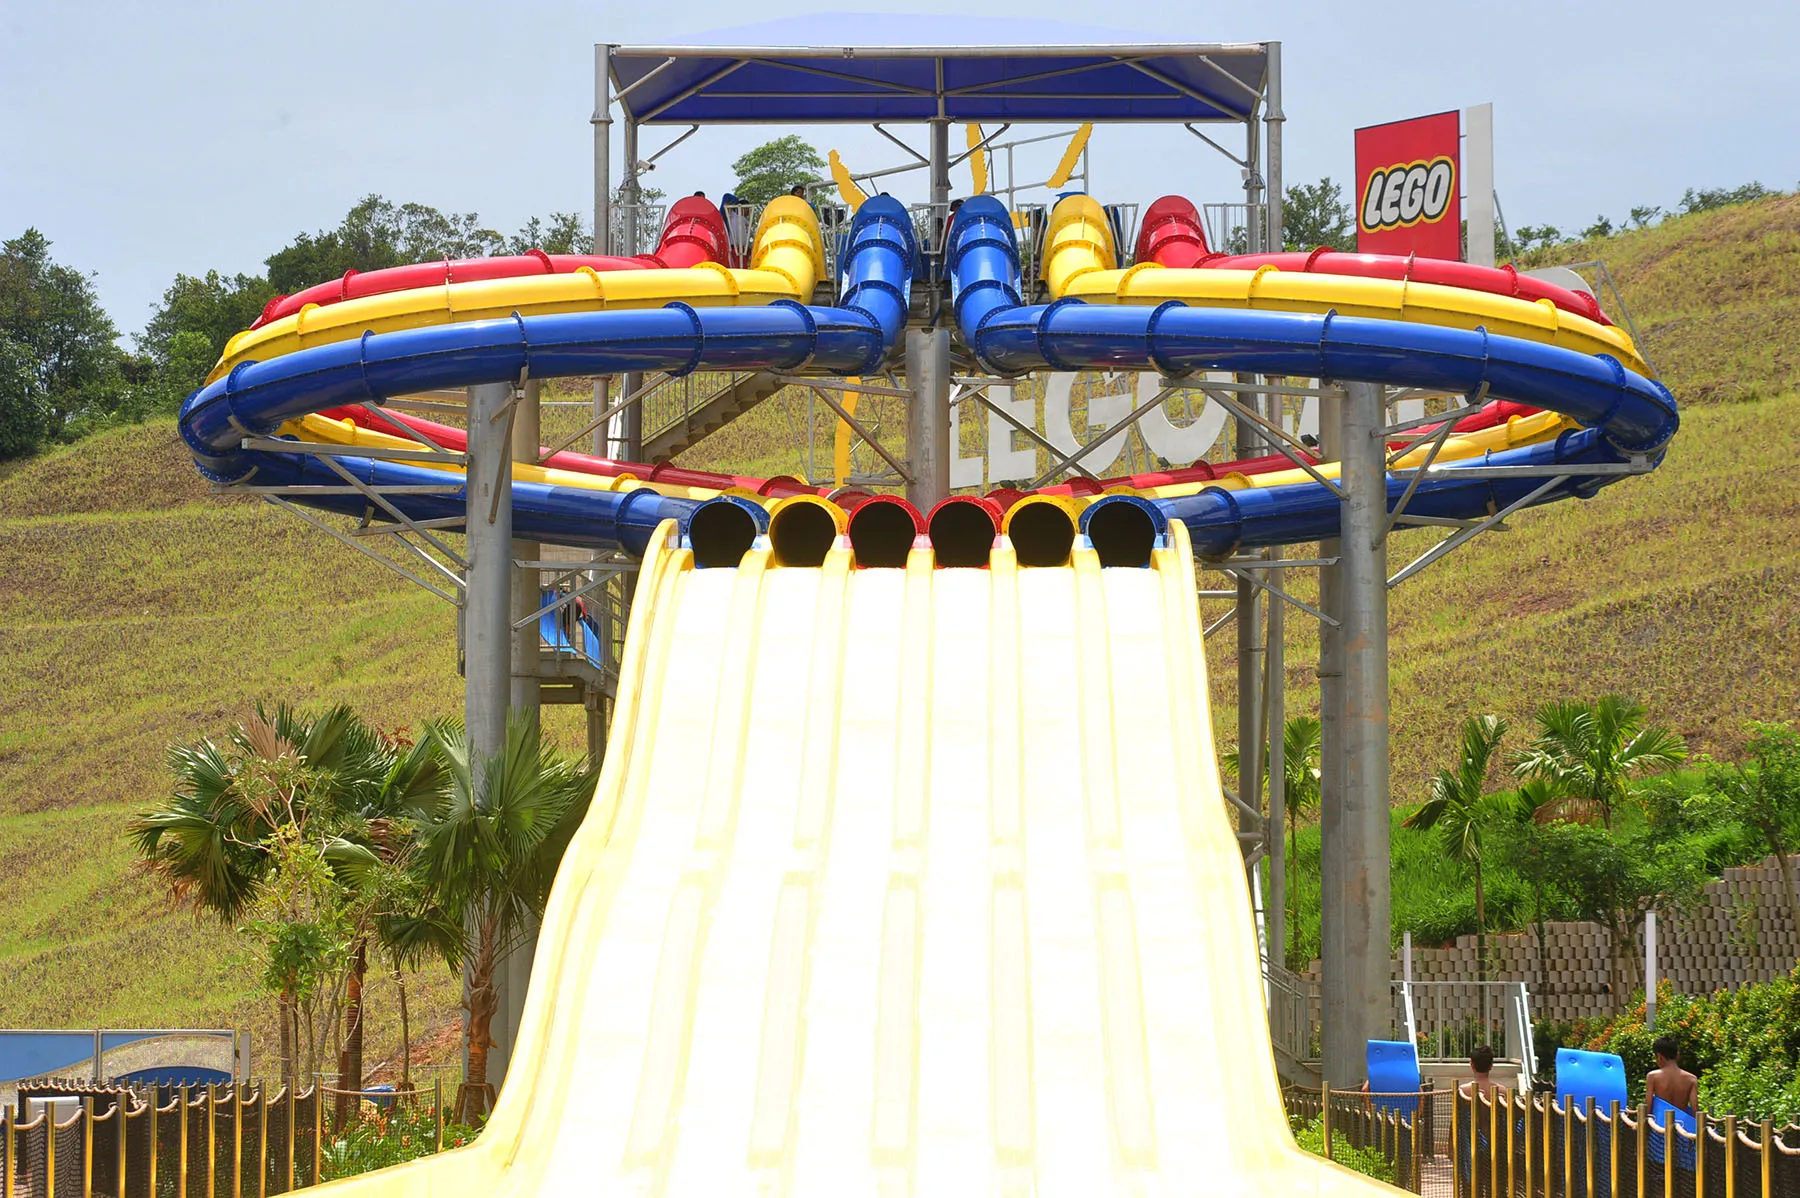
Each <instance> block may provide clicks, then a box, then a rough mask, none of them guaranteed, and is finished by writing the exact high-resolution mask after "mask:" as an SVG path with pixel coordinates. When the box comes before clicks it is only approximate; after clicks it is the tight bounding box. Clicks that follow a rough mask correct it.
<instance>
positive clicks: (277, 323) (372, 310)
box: [206, 196, 825, 383]
mask: <svg viewBox="0 0 1800 1198" xmlns="http://www.w3.org/2000/svg"><path fill="white" fill-rule="evenodd" d="M824 275H825V251H824V243H823V241H822V239H821V237H820V234H819V221H818V217H816V216H815V215H814V214H813V211H812V209H811V208H810V207H809V206H808V205H807V203H806V201H805V200H802V199H800V198H799V197H797V196H779V197H777V198H776V199H773V200H770V201H769V203H768V205H767V206H766V207H765V208H764V209H763V215H762V221H761V223H760V224H759V225H758V226H757V232H756V247H755V250H754V252H753V254H752V257H751V268H750V269H749V270H731V269H729V268H727V267H724V266H720V265H718V264H717V263H703V264H701V265H700V266H696V267H692V268H689V269H685V270H613V271H604V272H600V271H594V270H591V269H588V268H585V267H584V268H582V269H581V270H578V271H574V272H572V273H570V274H559V275H529V276H525V277H521V278H516V279H483V280H479V281H477V282H471V283H443V284H439V285H437V286H435V287H420V288H416V289H414V290H411V291H393V292H387V293H385V294H382V295H371V296H365V297H363V298H361V299H353V300H345V301H343V302H342V303H337V304H326V305H319V304H309V305H307V306H306V307H304V308H302V309H301V310H300V311H298V312H296V313H294V314H293V315H292V316H285V317H283V318H282V319H280V320H273V321H270V322H269V323H268V324H266V325H264V326H263V327H262V328H259V329H246V330H245V331H243V332H241V333H238V334H237V335H236V336H234V337H232V339H231V340H230V341H228V342H226V343H225V352H224V353H223V354H222V355H221V356H220V358H219V362H218V364H217V365H216V366H214V367H213V368H212V372H211V373H210V374H208V375H207V378H206V381H207V382H209V383H210V382H212V381H214V380H215V379H219V378H222V377H224V376H225V375H227V374H229V373H230V372H231V368H232V367H234V366H236V365H237V364H238V363H239V362H244V361H251V360H255V361H268V360H269V359H271V358H277V357H280V356H281V355H283V354H290V353H293V352H294V351H296V350H300V349H305V348H307V347H309V346H314V345H328V344H331V343H333V342H337V341H348V340H350V339H352V338H355V337H360V336H362V335H363V334H364V333H389V332H394V331H396V330H399V329H416V328H424V327H428V326H431V325H444V324H459V323H462V322H465V321H474V320H496V319H502V318H505V317H508V316H512V315H513V314H514V313H517V314H519V315H521V316H547V315H551V314H554V313H558V312H592V311H598V310H601V309H605V308H660V307H662V306H663V305H664V304H667V303H670V302H672V301H675V300H680V301H681V302H683V303H689V304H693V305H695V306H696V307H733V306H750V305H759V304H770V303H774V302H775V301H776V300H783V299H791V300H799V301H801V302H803V303H804V302H807V301H809V300H811V298H812V293H813V287H814V285H815V284H816V283H817V282H818V280H819V279H821V278H823V277H824Z"/></svg>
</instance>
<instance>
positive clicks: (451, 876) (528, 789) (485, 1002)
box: [419, 716, 595, 1123]
mask: <svg viewBox="0 0 1800 1198" xmlns="http://www.w3.org/2000/svg"><path fill="white" fill-rule="evenodd" d="M428 735H429V737H430V738H431V740H432V742H433V744H434V745H435V746H436V748H437V751H438V752H439V754H440V755H441V760H442V764H443V767H444V769H445V771H446V774H447V782H448V786H447V789H446V791H445V793H444V796H443V798H442V799H441V800H440V801H439V803H438V805H437V808H436V810H434V811H432V812H431V813H429V814H428V815H426V816H424V817H423V818H422V819H421V820H420V822H419V855H420V866H421V868H422V869H423V871H424V876H425V877H426V878H428V879H429V880H430V886H431V888H432V890H433V892H434V894H435V896H436V898H437V901H438V902H439V904H440V905H441V906H442V907H443V909H444V910H446V911H451V912H455V913H456V914H457V915H458V916H460V919H461V924H462V926H463V927H464V928H466V929H467V935H468V938H469V942H468V943H467V945H466V947H465V955H466V959H467V960H468V963H469V974H468V984H467V999H466V1004H467V1019H466V1021H465V1024H464V1031H465V1047H466V1049H467V1052H468V1062H469V1064H468V1071H467V1075H466V1080H465V1082H464V1084H463V1086H462V1089H461V1090H460V1091H459V1092H458V1093H457V1098H456V1110H457V1118H459V1119H461V1120H462V1121H463V1122H468V1123H472V1122H475V1121H476V1120H478V1119H481V1118H484V1117H485V1116H486V1114H487V1112H488V1110H489V1100H490V1097H491V1095H490V1093H489V1091H490V1087H489V1085H488V1080H487V1061H488V1049H489V1048H490V1047H491V1045H492V1042H493V1040H492V1027H493V1018H494V1013H495V1011H496V1010H497V1009H498V1005H499V1003H498V995H497V993H496V992H495V989H494V974H495V969H496V968H497V967H498V965H499V964H500V962H501V961H502V960H504V959H505V957H506V956H507V954H508V953H510V952H512V951H513V949H515V948H517V947H518V946H519V945H520V944H521V943H522V942H523V940H524V937H525V936H526V935H527V933H528V931H529V929H530V928H531V927H532V925H533V923H534V921H535V920H537V919H540V918H542V916H543V913H544V903H545V901H546V900H547V899H548V898H549V896H550V884H551V882H552V880H554V878H555V877H556V867H557V865H558V864H559V863H560V862H561V860H562V855H563V850H564V849H566V848H567V847H568V844H569V840H570V838H571V837H572V836H574V834H575V829H576V827H577V826H578V825H579V824H580V823H581V819H582V817H583V816H584V815H586V813H587V803H588V800H589V798H590V797H591V796H592V794H593V789H594V778H595V775H594V774H593V773H592V772H590V771H589V769H588V768H587V766H586V764H585V763H582V762H572V761H568V760H564V759H562V758H560V757H559V756H558V755H557V754H556V753H554V752H553V751H552V750H550V749H547V748H546V747H545V746H544V745H543V743H542V742H541V741H540V740H539V737H538V730H537V725H536V724H535V723H534V722H533V721H531V720H528V719H525V718H523V717H519V716H515V717H514V718H513V719H511V720H509V721H508V723H507V729H506V745H505V747H504V748H503V749H502V750H501V751H500V752H499V753H498V754H496V755H495V756H493V757H492V758H488V759H486V760H480V759H477V758H476V757H475V756H474V754H473V753H472V752H471V751H470V748H469V742H468V738H467V736H466V735H465V734H464V732H463V729H462V727H461V726H460V725H458V724H455V723H448V722H444V723H435V724H432V725H431V726H430V729H429V732H428Z"/></svg>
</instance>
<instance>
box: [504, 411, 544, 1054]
mask: <svg viewBox="0 0 1800 1198" xmlns="http://www.w3.org/2000/svg"><path fill="white" fill-rule="evenodd" d="M541 390H542V386H541V384H540V383H539V382H538V380H536V379H531V380H529V381H527V382H526V384H525V387H524V391H523V394H522V395H521V397H520V399H519V403H518V406H517V408H516V409H515V411H514V413H513V418H512V420H511V424H512V446H511V448H512V460H513V461H514V462H525V463H528V464H535V463H536V462H537V455H538V446H539V444H540V438H539V435H538V433H539V425H540V422H539V413H540V408H539V401H540V398H541V395H540V392H541ZM500 423H501V426H502V427H504V426H505V425H506V424H507V423H508V422H507V421H501V422H500ZM512 552H513V557H514V559H515V560H517V561H527V562H531V561H537V560H538V558H539V546H538V543H537V542H536V541H520V540H514V541H513V543H512ZM511 574H512V619H513V621H515V622H517V621H519V620H522V619H524V618H525V617H527V616H529V615H531V614H532V613H533V612H535V611H536V610H537V608H538V572H537V571H536V570H522V569H519V568H518V567H517V566H514V567H513V569H512V570H511ZM537 665H538V629H537V623H536V622H535V621H533V622H532V623H530V624H527V625H526V626H525V627H524V628H521V629H516V630H514V631H513V634H512V686H511V688H510V692H511V699H512V702H511V705H510V706H511V709H512V711H513V712H514V713H515V714H522V715H524V716H526V717H527V718H528V719H530V720H531V722H532V723H533V724H536V723H537V722H538V679H537ZM536 954H537V927H536V925H535V922H534V923H533V924H532V926H530V927H528V928H527V929H526V930H525V933H524V935H523V937H522V938H521V940H520V942H519V944H518V945H517V946H516V947H515V948H514V949H513V950H512V951H511V952H510V953H508V954H507V955H506V957H505V958H504V959H503V960H502V961H501V962H500V964H499V967H498V969H497V970H496V977H497V979H498V983H499V990H500V995H499V998H500V1007H499V1009H498V1010H497V1011H495V1012H494V1033H493V1038H494V1044H495V1047H494V1049H493V1050H492V1051H493V1053H494V1055H495V1056H496V1057H498V1058H499V1060H500V1061H501V1066H502V1069H504V1067H505V1062H506V1061H507V1059H509V1058H510V1057H511V1056H512V1049H513V1045H514V1044H515V1043H517V1041H518V1036H519V1023H520V1019H521V1017H522V1016H523V1015H524V1012H525V989H526V987H527V986H528V985H529V984H530V982H531V962H532V958H533V957H534V956H536ZM496 1084H497V1083H496Z"/></svg>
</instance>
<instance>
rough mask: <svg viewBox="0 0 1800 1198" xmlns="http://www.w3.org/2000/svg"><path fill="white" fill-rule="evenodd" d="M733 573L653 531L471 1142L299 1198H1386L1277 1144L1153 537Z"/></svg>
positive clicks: (1225, 847)
mask: <svg viewBox="0 0 1800 1198" xmlns="http://www.w3.org/2000/svg"><path fill="white" fill-rule="evenodd" d="M768 557H769V555H768V554H767V553H766V552H763V551H753V552H752V553H750V554H749V555H748V556H747V557H746V558H745V559H744V562H743V564H742V566H740V567H739V568H738V569H735V570H706V571H700V570H696V569H695V568H694V566H695V562H694V561H693V555H692V554H691V553H690V552H689V551H687V550H685V549H683V548H681V547H679V541H678V539H677V536H676V530H675V528H674V527H673V525H668V526H665V527H664V528H663V529H662V530H661V531H660V532H659V533H658V535H657V536H656V537H654V538H653V549H652V552H651V553H650V554H649V555H648V556H647V557H646V559H645V562H644V568H643V571H642V573H641V575H640V581H639V583H638V591H637V595H638V598H637V600H636V602H634V603H633V605H632V615H631V623H630V628H629V630H628V632H627V635H626V642H625V652H624V660H623V663H622V666H621V670H620V684H619V695H618V701H617V704H616V706H615V708H614V710H615V712H616V714H615V716H614V720H613V724H612V728H611V731H610V735H609V737H608V742H607V743H608V752H607V755H606V760H605V763H604V768H603V770H602V772H601V777H600V781H599V784H598V787H597V789H596V791H595V795H594V799H593V802H592V804H591V805H590V807H589V815H588V817H587V819H586V821H585V822H584V823H583V825H582V827H581V828H580V830H579V831H578V832H577V833H576V835H575V837H574V838H573V840H572V842H571V844H570V846H569V849H568V851H567V853H566V854H565V855H564V857H563V861H562V865H561V868H560V869H559V870H558V873H557V878H556V883H555V886H554V888H553V890H552V893H551V896H550V901H549V905H548V909H547V910H546V912H545V915H544V920H543V924H542V932H541V934H540V936H539V940H538V949H537V953H536V956H535V958H534V959H533V962H532V967H531V982H530V986H529V988H528V989H527V991H526V997H525V1007H524V1012H523V1015H522V1017H521V1019H520V1024H519V1035H518V1039H517V1041H516V1044H515V1047H514V1051H513V1055H512V1058H511V1064H510V1065H509V1068H508V1072H507V1079H506V1084H505V1086H504V1088H503V1089H502V1090H501V1093H500V1098H499V1104H498V1107H497V1109H496V1110H495V1112H494V1116H493V1118H492V1119H491V1120H490V1121H489V1123H488V1125H487V1127H486V1129H485V1130H484V1131H483V1132H482V1134H481V1135H480V1136H479V1137H478V1138H477V1139H476V1140H475V1141H474V1143H473V1144H471V1145H469V1146H468V1147H465V1148H460V1149H455V1150H453V1151H450V1152H447V1153H444V1154H442V1155H439V1156H433V1157H429V1158H426V1159H424V1160H419V1161H414V1162H411V1163H408V1164H404V1165H400V1166H398V1167H396V1168H393V1169H387V1170H383V1171H381V1172H378V1173H370V1174H364V1175H362V1176H359V1177H352V1178H348V1179H345V1180H343V1181H338V1182H332V1183H330V1185H329V1186H328V1187H327V1188H326V1189H325V1190H323V1191H321V1198H456V1196H458V1195H474V1194H482V1195H489V1194H493V1195H564V1194H583V1195H596V1196H601V1198H616V1196H620V1195H630V1194H644V1193H655V1194H657V1195H660V1196H661V1198H696V1196H705V1198H717V1196H719V1195H724V1194H754V1193H761V1192H765V1191H767V1192H775V1193H781V1194H790V1195H794V1196H796V1198H800V1196H807V1195H825V1194H829V1195H834V1196H836V1195H843V1196H851V1195H854V1196H863V1195H875V1194H882V1193H888V1192H892V1193H901V1194H904V1193H914V1194H919V1195H932V1196H934V1198H967V1196H970V1195H980V1194H997V1193H1019V1194H1028V1193H1041V1194H1065V1193H1066V1194H1081V1195H1109V1194H1123V1193H1146V1194H1197V1195H1199V1194H1203V1195H1207V1196H1208V1198H1252V1196H1254V1195H1269V1194H1280V1195H1308V1196H1310V1198H1373V1196H1375V1195H1378V1194H1393V1193H1396V1192H1397V1191H1394V1190H1392V1189H1391V1188H1389V1187H1387V1186H1384V1185H1382V1184H1381V1183H1379V1182H1376V1181H1374V1180H1372V1179H1370V1178H1367V1177H1362V1176H1359V1175H1357V1174H1353V1173H1351V1172H1350V1171H1349V1170H1347V1169H1345V1168H1343V1167H1342V1166H1340V1165H1336V1164H1333V1163H1331V1162H1328V1161H1325V1160H1322V1159H1320V1158H1318V1157H1314V1156H1310V1155H1308V1154H1306V1153H1303V1152H1301V1151H1300V1150H1299V1149H1298V1148H1297V1147H1296V1146H1295V1144H1294V1141H1293V1138H1292V1137H1291V1136H1290V1135H1289V1133H1288V1130H1287V1126H1288V1125H1287V1119H1286V1116H1285V1114H1284V1113H1283V1108H1282V1100H1281V1093H1280V1088H1279V1083H1278V1081H1277V1078H1276V1072H1275V1065H1274V1060H1273V1056H1272V1054H1271V1051H1270V1048H1269V1036H1268V1028H1267V1025H1266V1016H1265V1015H1264V1013H1263V1012H1264V1011H1265V1009H1266V1003H1265V1001H1264V995H1263V985H1262V978H1261V974H1260V970H1259V966H1258V962H1257V951H1256V933H1255V927H1254V925H1253V921H1252V915H1251V904H1250V896H1249V892H1248V887H1247V884H1246V882H1245V876H1244V869H1243V864H1242V858H1241V856H1240V854H1239V852H1238V847H1237V842H1236V838H1235V833H1234V830H1233V828H1232V826H1231V823H1230V819H1229V816H1228V815H1227V814H1226V811H1227V808H1226V804H1225V802H1224V800H1223V798H1222V797H1221V794H1220V790H1219V773H1218V763H1217V760H1216V752H1215V747H1214V744H1213V739H1212V732H1211V729H1212V726H1213V721H1212V719H1211V716H1210V714H1209V712H1208V708H1207V701H1208V700H1207V687H1206V661H1205V650H1204V646H1203V642H1202V640H1201V635H1200V628H1201V622H1200V613H1199V600H1198V599H1197V598H1196V595H1195V591H1196V589H1197V583H1196V578H1195V571H1194V564H1193V560H1192V557H1191V554H1190V551H1189V547H1188V545H1187V542H1186V540H1185V537H1184V535H1183V530H1182V529H1181V528H1180V527H1179V526H1177V527H1175V528H1172V529H1170V533H1169V544H1168V545H1167V547H1165V548H1161V549H1158V550H1155V551H1154V553H1153V556H1152V561H1151V563H1150V568H1149V569H1142V570H1103V569H1101V566H1100V561H1099V559H1098V556H1097V555H1096V554H1095V553H1094V552H1093V551H1092V550H1088V549H1077V550H1075V551H1074V553H1073V555H1072V561H1071V564H1070V565H1067V566H1064V567H1061V568H1058V569H1052V570H1034V571H1026V570H1022V569H1020V568H1019V567H1018V565H1017V564H1016V563H1015V562H1014V561H1013V560H1012V554H1011V553H1009V552H1007V551H1005V550H1004V549H1002V550H997V551H996V552H995V554H994V558H993V563H992V566H991V568H990V569H988V570H937V571H933V570H932V569H931V568H930V566H931V553H930V551H929V550H920V551H917V552H915V553H914V554H913V555H912V557H911V559H910V560H909V562H908V568H906V569H902V570H856V569H853V568H852V566H851V562H850V560H849V558H850V555H849V554H848V553H846V552H844V551H842V550H841V549H840V550H836V551H833V552H832V553H830V554H828V555H827V557H826V559H825V561H824V563H823V565H822V566H821V567H819V568H817V569H810V570H775V569H770V568H769V565H770V563H769V561H768ZM1216 1079H1228V1080H1224V1081H1221V1080H1216Z"/></svg>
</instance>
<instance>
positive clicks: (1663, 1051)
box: [1645, 1036, 1699, 1115]
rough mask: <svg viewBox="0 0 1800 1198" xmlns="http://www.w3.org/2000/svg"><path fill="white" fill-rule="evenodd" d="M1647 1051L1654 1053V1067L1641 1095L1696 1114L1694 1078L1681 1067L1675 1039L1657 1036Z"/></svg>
mask: <svg viewBox="0 0 1800 1198" xmlns="http://www.w3.org/2000/svg"><path fill="white" fill-rule="evenodd" d="M1651 1048H1652V1049H1653V1050H1654V1051H1655V1053H1656V1068H1654V1069H1652V1070H1651V1071H1650V1076H1649V1077H1647V1078H1646V1079H1645V1087H1646V1088H1645V1093H1647V1094H1648V1095H1649V1097H1650V1101H1652V1102H1654V1101H1656V1100H1657V1099H1658V1098H1660V1099H1662V1100H1663V1101H1664V1102H1666V1103H1668V1104H1669V1105H1670V1106H1672V1107H1676V1108H1678V1109H1680V1110H1683V1111H1686V1112H1687V1113H1688V1114H1690V1115H1693V1114H1697V1113H1698V1100H1699V1089H1698V1079H1697V1078H1695V1077H1694V1075H1693V1074H1691V1073H1689V1072H1688V1071H1687V1070H1685V1069H1683V1068H1682V1067H1681V1049H1680V1047H1679V1046H1678V1045H1677V1044H1676V1043H1675V1037H1673V1036H1658V1037H1657V1038H1656V1043H1655V1044H1653V1045H1652V1046H1651Z"/></svg>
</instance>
